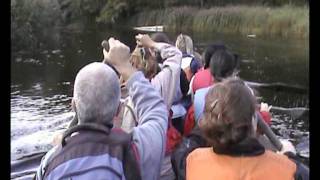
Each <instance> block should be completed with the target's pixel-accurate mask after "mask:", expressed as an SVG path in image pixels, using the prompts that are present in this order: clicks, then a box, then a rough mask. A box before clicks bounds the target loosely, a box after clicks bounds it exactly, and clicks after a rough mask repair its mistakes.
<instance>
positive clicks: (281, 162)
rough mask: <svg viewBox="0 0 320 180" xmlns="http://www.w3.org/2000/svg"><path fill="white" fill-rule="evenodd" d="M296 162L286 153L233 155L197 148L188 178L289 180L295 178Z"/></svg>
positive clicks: (189, 167)
mask: <svg viewBox="0 0 320 180" xmlns="http://www.w3.org/2000/svg"><path fill="white" fill-rule="evenodd" d="M295 171H296V164H295V163H294V162H292V161H291V160H289V159H288V158H287V157H286V156H285V155H280V154H276V153H274V152H271V151H269V150H266V151H265V153H264V154H262V155H257V156H241V157H232V156H228V155H219V154H216V153H214V151H213V150H212V147H210V148H198V149H196V150H194V151H193V152H191V153H190V154H189V155H188V157H187V165H186V179H187V180H195V179H197V180H198V179H201V180H213V179H224V180H235V179H236V180H255V179H259V180H264V179H265V180H271V179H272V180H277V179H279V180H280V179H281V180H287V179H294V173H295Z"/></svg>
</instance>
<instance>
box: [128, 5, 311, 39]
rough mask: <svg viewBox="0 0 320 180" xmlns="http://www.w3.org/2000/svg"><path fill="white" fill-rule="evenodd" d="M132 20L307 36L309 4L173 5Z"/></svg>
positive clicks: (175, 27)
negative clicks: (275, 5) (204, 7)
mask: <svg viewBox="0 0 320 180" xmlns="http://www.w3.org/2000/svg"><path fill="white" fill-rule="evenodd" d="M131 23H134V24H135V25H138V26H144V25H165V26H166V28H167V30H169V31H175V32H185V31H190V30H191V31H194V32H200V33H201V32H225V33H240V34H256V35H269V36H270V35H271V36H282V37H290V36H294V37H298V38H308V37H309V7H307V6H302V7H301V6H300V7H296V6H291V5H285V6H282V7H265V6H225V7H212V8H210V9H198V8H194V7H176V8H169V9H164V10H153V11H148V12H141V13H139V14H137V15H136V16H134V17H133V19H132V21H131Z"/></svg>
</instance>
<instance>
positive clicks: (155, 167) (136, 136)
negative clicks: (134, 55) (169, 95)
mask: <svg viewBox="0 0 320 180" xmlns="http://www.w3.org/2000/svg"><path fill="white" fill-rule="evenodd" d="M127 87H128V89H129V95H130V97H131V98H132V101H133V104H134V107H135V108H136V111H137V116H138V117H139V120H138V126H137V127H134V129H133V141H134V143H135V144H136V146H137V149H138V152H139V156H140V162H141V166H140V168H141V172H142V177H148V178H147V179H158V176H159V173H160V164H161V161H162V159H163V157H164V152H165V141H166V132H167V126H168V120H167V117H168V111H167V107H166V105H165V104H164V102H163V100H162V98H161V97H160V94H159V92H157V91H156V90H155V89H154V88H153V87H152V85H151V84H150V82H149V81H148V80H147V79H146V78H145V77H144V75H143V74H142V72H136V73H135V74H133V75H132V77H130V79H129V80H128V81H127Z"/></svg>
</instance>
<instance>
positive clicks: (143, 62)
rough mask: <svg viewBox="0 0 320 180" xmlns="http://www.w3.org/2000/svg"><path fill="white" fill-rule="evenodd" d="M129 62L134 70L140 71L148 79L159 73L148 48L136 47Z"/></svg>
mask: <svg viewBox="0 0 320 180" xmlns="http://www.w3.org/2000/svg"><path fill="white" fill-rule="evenodd" d="M130 62H131V64H132V65H133V66H134V67H135V68H137V69H138V70H141V71H142V72H143V73H144V75H145V77H146V78H148V79H152V78H153V77H154V76H155V75H156V74H157V73H158V71H159V67H158V64H157V61H156V60H155V58H154V57H153V56H152V55H151V52H150V49H149V48H144V47H138V46H136V48H135V49H134V50H133V52H132V53H131V57H130Z"/></svg>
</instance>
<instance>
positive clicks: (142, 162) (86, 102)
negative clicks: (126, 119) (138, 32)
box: [36, 38, 168, 180]
mask: <svg viewBox="0 0 320 180" xmlns="http://www.w3.org/2000/svg"><path fill="white" fill-rule="evenodd" d="M109 45H110V50H109V52H104V53H105V61H106V62H108V63H109V64H110V65H111V66H112V67H114V69H115V70H116V71H117V72H119V74H120V75H121V76H122V78H123V79H124V80H125V81H126V86H127V88H128V89H129V96H130V97H131V98H132V101H133V104H134V106H135V108H136V112H137V114H138V117H139V119H138V126H137V127H135V128H133V131H132V132H131V133H125V132H124V131H122V130H121V129H117V128H113V118H114V117H115V116H116V114H117V112H118V106H119V103H120V83H119V76H117V74H116V72H115V71H114V70H113V69H112V68H111V67H110V66H109V65H107V64H105V63H102V62H94V63H91V64H88V65H86V66H85V67H83V68H82V69H81V70H80V71H79V72H78V74H77V76H76V79H75V83H74V92H73V93H74V97H73V101H72V102H73V105H72V107H73V110H74V111H75V112H76V116H77V119H78V121H77V122H78V123H77V124H76V125H74V126H72V127H70V128H69V129H68V130H67V131H66V132H65V133H64V135H63V138H62V141H61V143H59V145H57V146H55V147H54V148H52V149H51V150H50V151H49V152H48V153H47V154H46V155H45V156H44V157H43V159H42V161H41V164H40V167H39V168H38V171H37V174H36V179H61V178H70V179H146V180H149V179H153V180H157V179H158V178H159V175H160V165H161V162H162V159H163V157H164V152H165V139H166V138H165V136H166V130H167V126H168V122H167V121H168V119H167V118H168V110H167V108H166V105H165V103H164V101H163V99H162V98H161V96H160V95H159V92H158V91H156V90H155V88H154V87H153V86H152V85H151V84H150V82H149V81H148V80H147V79H146V78H145V77H144V75H143V73H142V72H140V71H137V69H136V68H134V67H133V66H132V65H131V64H130V62H129V56H130V50H129V47H128V46H126V45H124V44H123V43H121V42H120V41H118V40H115V39H114V38H110V39H109Z"/></svg>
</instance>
